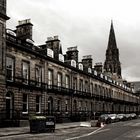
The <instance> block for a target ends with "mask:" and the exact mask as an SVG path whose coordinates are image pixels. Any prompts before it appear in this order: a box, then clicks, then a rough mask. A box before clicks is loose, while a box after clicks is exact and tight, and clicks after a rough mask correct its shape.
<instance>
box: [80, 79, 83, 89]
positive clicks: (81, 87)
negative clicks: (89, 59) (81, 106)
mask: <svg viewBox="0 0 140 140" xmlns="http://www.w3.org/2000/svg"><path fill="white" fill-rule="evenodd" d="M79 90H80V91H83V80H82V79H80V81H79Z"/></svg>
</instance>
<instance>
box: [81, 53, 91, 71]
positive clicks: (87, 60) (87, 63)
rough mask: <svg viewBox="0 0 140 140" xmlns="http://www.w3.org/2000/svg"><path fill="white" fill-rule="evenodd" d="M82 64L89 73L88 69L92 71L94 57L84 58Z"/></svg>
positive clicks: (87, 56)
mask: <svg viewBox="0 0 140 140" xmlns="http://www.w3.org/2000/svg"><path fill="white" fill-rule="evenodd" d="M82 64H83V67H84V71H86V72H88V68H91V69H92V55H86V56H83V59H82Z"/></svg>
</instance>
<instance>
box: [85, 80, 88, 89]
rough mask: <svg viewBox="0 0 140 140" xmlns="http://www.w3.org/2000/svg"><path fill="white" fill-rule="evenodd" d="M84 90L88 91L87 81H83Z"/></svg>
mask: <svg viewBox="0 0 140 140" xmlns="http://www.w3.org/2000/svg"><path fill="white" fill-rule="evenodd" d="M85 92H88V82H87V81H85Z"/></svg>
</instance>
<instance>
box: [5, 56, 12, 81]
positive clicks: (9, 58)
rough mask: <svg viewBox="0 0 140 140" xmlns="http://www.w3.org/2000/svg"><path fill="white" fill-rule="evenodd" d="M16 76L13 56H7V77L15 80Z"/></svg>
mask: <svg viewBox="0 0 140 140" xmlns="http://www.w3.org/2000/svg"><path fill="white" fill-rule="evenodd" d="M13 76H14V59H13V58H11V57H7V58H6V78H7V80H8V81H13Z"/></svg>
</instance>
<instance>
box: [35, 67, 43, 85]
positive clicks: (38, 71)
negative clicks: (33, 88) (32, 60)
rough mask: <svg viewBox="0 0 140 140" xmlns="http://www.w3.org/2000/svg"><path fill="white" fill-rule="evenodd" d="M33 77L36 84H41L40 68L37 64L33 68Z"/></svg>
mask: <svg viewBox="0 0 140 140" xmlns="http://www.w3.org/2000/svg"><path fill="white" fill-rule="evenodd" d="M35 78H36V82H37V83H36V85H37V86H41V82H42V68H41V67H39V66H36V68H35Z"/></svg>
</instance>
